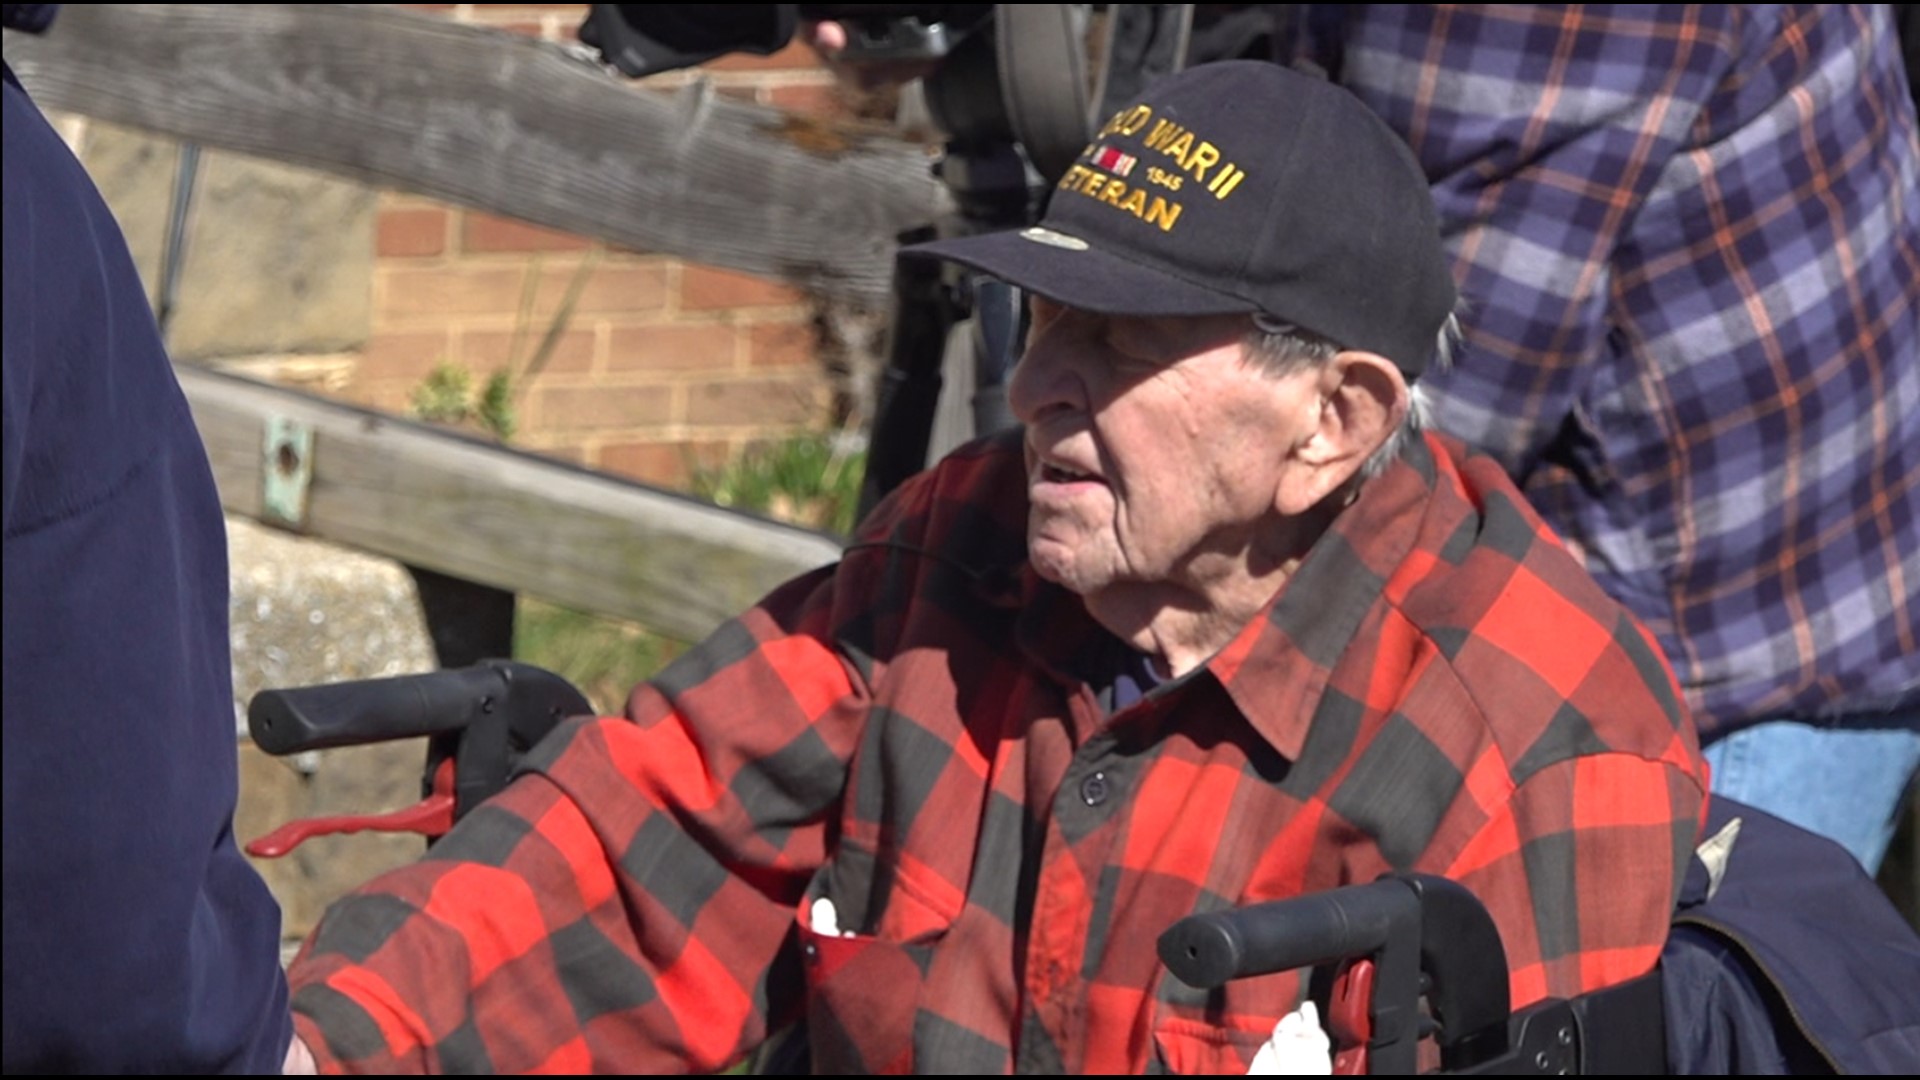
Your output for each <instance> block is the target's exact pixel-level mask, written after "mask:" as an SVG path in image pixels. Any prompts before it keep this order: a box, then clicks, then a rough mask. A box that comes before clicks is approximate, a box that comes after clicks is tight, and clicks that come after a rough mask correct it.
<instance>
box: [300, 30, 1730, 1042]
mask: <svg viewBox="0 0 1920 1080" xmlns="http://www.w3.org/2000/svg"><path fill="white" fill-rule="evenodd" d="M916 254H917V255H918V256H919V257H930V256H932V257H943V258H951V259H958V260H962V261H965V262H968V263H970V264H972V265H975V266H977V267H981V268H984V269H987V270H989V271H992V272H995V273H998V274H1002V275H1004V276H1006V277H1007V278H1009V279H1010V280H1012V281H1014V282H1016V283H1017V284H1019V285H1021V286H1023V287H1025V288H1026V289H1028V290H1030V291H1031V293H1032V294H1033V296H1034V297H1035V299H1034V315H1035V317H1034V327H1033V331H1032V335H1031V338H1030V340H1029V343H1028V349H1027V352H1026V355H1025V358H1024V359H1023V361H1022V362H1021V365H1020V367H1019V369H1018V372H1017V374H1016V376H1015V378H1014V381H1013V384H1012V388H1011V394H1012V400H1013V405H1014V408H1015V410H1016V412H1017V413H1018V414H1019V416H1020V417H1021V419H1022V420H1023V421H1024V425H1025V426H1024V430H1023V431H1022V432H1021V433H1019V434H1017V435H1011V436H1007V437H1001V438H996V439H990V440H987V441H984V442H981V443H977V444H974V445H971V446H969V447H966V448H963V449H961V450H959V451H957V452H955V453H954V454H952V455H951V456H949V457H948V458H947V459H946V460H945V461H943V462H942V463H941V464H940V465H938V466H937V467H936V468H934V469H932V470H931V471H929V472H928V473H926V474H924V475H922V476H920V477H917V478H915V479H914V480H912V481H910V482H909V483H908V484H907V485H905V486H904V487H903V488H901V489H900V490H899V491H897V492H896V493H895V494H894V495H893V496H892V497H890V498H889V500H888V501H887V502H886V503H884V504H883V505H882V506H881V507H880V508H879V509H878V510H877V511H876V512H875V513H874V514H873V515H872V517H871V518H870V519H869V520H868V521H866V522H865V523H864V524H863V525H862V526H861V528H860V529H859V531H858V534H857V536H856V537H855V539H854V542H853V543H852V544H851V545H850V546H849V547H848V549H847V552H846V555H845V558H844V559H843V560H842V561H841V562H840V563H839V564H838V565H837V566H834V567H830V568H824V569H822V570H820V571H818V572H816V573H813V574H811V575H808V576H805V577H803V578H800V579H798V580H796V581H794V582H792V583H790V584H789V585H787V586H785V587H783V588H781V589H779V590H777V591H776V592H774V593H773V594H772V595H770V596H769V597H767V598H766V599H765V600H764V601H762V602H761V603H760V604H759V605H758V606H756V607H755V608H753V609H752V610H750V611H748V612H747V613H745V614H744V615H742V616H741V617H740V618H739V619H737V620H735V621H734V622H732V623H730V624H729V625H727V626H726V627H724V628H723V629H721V630H720V631H718V632H717V633H715V634H714V636H713V637H712V638H710V639H709V640H708V641H706V642H705V643H704V644H703V645H701V646H700V647H698V648H697V649H695V650H694V651H693V652H691V653H690V654H689V655H688V656H686V657H685V658H683V659H682V660H680V661H679V662H678V663H676V664H675V665H674V666H672V667H671V668H669V669H668V670H667V671H666V672H665V673H664V674H663V675H661V676H660V677H659V678H657V679H655V680H653V681H652V682H651V683H649V684H647V685H644V686H642V687H640V688H639V689H638V690H636V691H635V692H634V694H633V697H632V699H631V701H630V702H629V706H628V716H627V717H626V718H623V719H595V720H580V721H575V722H573V723H571V724H570V725H568V726H565V727H563V728H562V729H560V730H559V731H557V732H556V733H555V734H554V736H553V737H552V738H550V739H549V740H548V741H547V742H546V743H544V744H543V745H542V746H541V747H539V748H537V749H536V751H535V753H534V755H533V758H532V760H531V762H530V768H529V769H528V771H527V772H526V773H525V774H524V775H523V776H521V777H520V778H519V779H518V780H517V781H516V782H515V783H514V784H513V785H512V786H511V787H510V788H508V790H506V791H505V792H504V793H503V794H501V795H500V796H498V797H496V798H495V799H493V800H491V801H490V802H489V803H488V804H486V805H485V806H483V807H481V808H480V809H479V810H477V811H475V812H474V813H473V814H471V815H470V816H469V817H468V818H467V819H466V820H464V821H463V822H462V824H461V825H460V826H459V827H458V828H456V829H455V830H454V831H453V832H452V833H451V834H450V835H449V836H448V837H447V838H445V839H444V840H443V841H442V842H441V843H440V844H439V845H438V846H437V847H436V848H435V849H434V850H433V852H432V853H431V854H430V855H429V856H428V858H427V859H426V860H425V861H423V862H422V863H420V864H418V865H416V866H414V867H411V868H407V869H404V870H402V871H399V872H396V873H394V874H391V875H389V876H387V877H384V878H382V879H380V880H377V881H375V882H374V883H373V884H371V885H370V886H368V887H367V888H366V889H365V890H363V891H362V892H360V893H359V894H357V895H355V896H354V897H351V898H349V899H347V900H345V901H343V902H342V903H341V904H340V905H338V906H337V907H336V909H335V910H334V911H333V912H332V913H331V915H330V916H329V917H328V919H327V920H326V921H325V922H324V923H323V925H322V926H321V928H320V930H319V931H318V933H317V935H316V936H315V937H314V939H313V940H312V942H311V944H310V945H309V947H308V949H307V951H306V953H305V955H304V956H303V957H302V958H301V959H300V961H298V962H297V963H296V965H295V967H294V969H293V972H292V980H293V983H294V985H295V988H296V993H295V1008H296V1012H297V1021H296V1022H297V1024H298V1027H299V1030H300V1032H301V1033H302V1035H303V1036H304V1037H305V1038H306V1039H307V1041H309V1042H310V1043H312V1044H313V1049H314V1051H315V1052H316V1054H317V1056H318V1058H319V1060H320V1062H321V1064H322V1065H323V1066H326V1067H340V1068H349V1069H371V1070H394V1069H428V1070H468V1069H497V1070H503V1071H508V1070H511V1071H520V1070H532V1069H540V1070H568V1071H573V1070H584V1069H588V1068H593V1067H601V1068H622V1069H628V1070H635V1071H655V1070H659V1071H666V1070H682V1069H696V1070H712V1069H718V1068H721V1067H724V1066H726V1065H729V1064H731V1063H732V1062H734V1061H737V1060H739V1059H740V1058H741V1057H742V1056H743V1055H744V1054H746V1053H747V1052H748V1051H749V1050H750V1049H751V1048H752V1047H753V1046H755V1045H756V1043H758V1042H759V1041H760V1040H761V1039H763V1038H764V1037H765V1036H766V1034H767V1033H768V1032H769V1031H771V1030H773V1029H775V1028H776V1027H777V1026H779V1025H781V1024H783V1023H785V1022H786V1021H787V1020H789V1019H792V1018H796V1017H802V1016H803V1017H804V1018H805V1019H806V1021H807V1028H808V1034H809V1037H810V1040H811V1044H812V1052H813V1055H814V1057H813V1066H814V1069H815V1070H816V1071H821V1072H838V1071H861V1070H891V1071H899V1070H920V1071H963V1072H965V1071H982V1072H1006V1071H1010V1070H1016V1069H1017V1070H1021V1071H1033V1070H1040V1071H1062V1070H1064V1071H1140V1070H1142V1069H1145V1068H1149V1067H1152V1068H1164V1069H1172V1070H1174V1071H1207V1072H1212V1071H1222V1070H1226V1071H1244V1070H1245V1068H1246V1067H1247V1065H1248V1063H1249V1061H1250V1060H1251V1059H1252V1057H1253V1056H1254V1053H1255V1052H1256V1050H1257V1049H1258V1048H1259V1046H1260V1045H1261V1043H1262V1042H1264V1041H1265V1040H1266V1039H1267V1037H1268V1035H1269V1033H1271V1032H1272V1031H1273V1029H1274V1026H1275V1022H1276V1020H1278V1019H1279V1018H1281V1017H1283V1016H1285V1015H1287V1014H1288V1013H1290V1012H1291V1011H1292V1010H1294V1009H1295V1008H1296V1006H1297V1005H1298V1004H1299V1003H1300V1000H1301V997H1302V992H1303V991H1302V980H1301V979H1300V978H1299V977H1298V976H1297V975H1296V974H1293V973H1286V974H1281V975H1274V976H1267V977H1262V978H1257V979H1249V980H1245V981H1243V982H1240V983H1236V984H1232V985H1230V986H1229V987H1228V988H1226V989H1225V991H1224V992H1223V993H1218V994H1213V995H1209V994H1205V993H1201V992H1198V991H1194V990H1191V989H1189V988H1187V987H1185V986H1183V985H1182V984H1180V983H1179V982H1178V981H1177V980H1175V979H1174V978H1173V977H1171V976H1170V975H1168V974H1167V973H1166V972H1165V971H1164V969H1163V968H1162V967H1161V966H1160V965H1159V963H1158V961H1157V959H1156V957H1155V953H1154V941H1155V938H1156V936H1157V935H1158V934H1159V933H1160V932H1161V931H1162V930H1164V929H1166V928H1167V927H1168V926H1169V925H1170V924H1172V923H1173V922H1174V921H1175V920H1177V919H1179V918H1180V917H1182V916H1185V915H1187V914H1190V913H1192V912H1196V911H1204V910H1214V909H1218V908H1221V907H1224V906H1228V905H1232V904H1238V903H1248V902H1255V901H1260V900H1266V899H1272V898H1277V897H1285V896H1291V895H1296V894H1299V893H1302V892H1306V891H1311V890H1319V889H1326V888H1330V887H1333V886H1337V885H1341V884H1347V883H1352V882H1361V881H1368V880H1371V879H1373V878H1374V877H1376V876H1378V875H1379V874H1381V873H1383V872H1386V871H1389V870H1421V871H1429V872H1434V873H1441V874H1446V875H1450V876H1452V877H1454V878H1457V879H1459V880H1461V881H1463V882H1465V883H1466V884H1467V885H1468V886H1470V887H1471V888H1473V889H1474V890H1475V891H1476V892H1478V893H1479V894H1480V895H1481V896H1482V897H1484V898H1485V899H1486V901H1487V902H1488V904H1489V905H1490V907H1491V909H1492V912H1493V914H1494V917H1495V919H1496V921H1497V922H1498V925H1499V927H1500V930H1501V933H1502V935H1503V938H1504V940H1505V944H1506V948H1507V953H1508V958H1509V961H1510V964H1511V974H1512V985H1513V988H1514V990H1515V993H1516V996H1517V998H1518V1000H1520V1001H1531V1000H1534V999H1537V998H1539V997H1541V996H1543V995H1547V994H1573V993H1577V992H1580V991H1583V990H1586V989H1589V988H1593V987H1596V986H1599V985H1602V984H1606V983H1609V982H1612V981H1615V980H1618V979H1621V978H1624V977H1628V976H1631V975H1635V974H1638V973H1640V972H1642V971H1645V970H1646V969H1648V968H1649V967H1650V966H1651V965H1652V963H1653V961H1654V959H1655V957H1656V955H1657V953H1658V950H1659V948H1660V945H1661V943H1662V941H1663V940H1664V938H1665V934H1666V926H1667V920H1668V915H1669V911H1670V906H1671V904H1672V903H1673V900H1674V897H1675V893H1676V889H1677V888H1678V884H1679V880H1678V874H1679V871H1680V868H1681V867H1682V866H1683V863H1684V860H1685V858H1686V856H1687V853H1688V852H1689V851H1690V850H1691V848H1692V846H1693V843H1694V841H1695V833H1696V831H1697V822H1698V819H1699V815H1700V811H1701V806H1702V800H1703V793H1704V779H1703V777H1702V775H1701V767H1700V764H1699V760H1698V753H1697V748H1696V745H1695V740H1694V736H1693V734H1692V731H1691V730H1690V729H1689V728H1688V726H1687V724H1686V722H1685V720H1684V717H1683V713H1682V711H1681V709H1680V707H1679V704H1678V701H1677V699H1676V697H1675V692H1674V686H1673V681H1672V677H1671V675H1670V673H1669V672H1668V670H1667V669H1666V668H1665V667H1664V666H1663V664H1662V661H1661V660H1660V657H1659V654H1658V651H1657V650H1656V648H1655V647H1654V646H1653V645H1652V644H1651V642H1650V641H1649V639H1648V637H1647V635H1646V634H1645V632H1644V631H1643V630H1642V629H1641V628H1640V627H1639V626H1638V625H1637V624H1635V623H1634V622H1633V621H1632V619H1631V618H1630V617H1629V616H1627V615H1626V614H1625V613H1624V612H1623V611H1622V610H1621V609H1620V608H1619V607H1617V606H1616V605H1615V604H1613V603H1612V602H1611V601H1609V600H1608V599H1607V598H1606V597H1605V596H1604V595H1603V594H1602V593H1601V592H1600V591H1599V589H1598V588H1596V587H1595V586H1594V585H1593V583H1592V582H1591V581H1590V580H1589V579H1588V578H1587V577H1586V575H1585V574H1584V573H1583V572H1582V571H1581V570H1580V568H1579V566H1578V565H1577V564H1576V563H1575V562H1574V560H1573V559H1572V558H1570V557H1569V556H1568V555H1567V553H1566V552H1565V550H1564V549H1563V548H1562V547H1561V546H1560V545H1559V544H1558V542H1557V541H1555V540H1554V539H1553V537H1552V536H1551V535H1550V534H1549V533H1548V532H1547V531H1546V530H1545V529H1544V528H1543V527H1542V526H1541V524H1540V522H1539V520H1538V519H1537V518H1535V517H1534V516H1533V515H1532V514H1531V512H1530V511H1528V509H1527V508H1526V505H1525V502H1524V500H1522V499H1521V498H1520V496H1519V495H1518V494H1517V493H1516V492H1515V490H1514V489H1513V488H1512V486H1511V485H1510V484H1509V483H1508V482H1507V481H1506V480H1505V479H1504V474H1503V473H1502V472H1501V470H1500V468H1499V467H1498V465H1497V464H1495V463H1494V462H1492V461H1491V460H1488V459H1483V458H1476V457H1472V456H1469V455H1467V454H1466V453H1465V452H1464V451H1463V450H1462V449H1461V447H1460V446H1459V445H1458V444H1455V443H1452V442H1448V441H1445V440H1443V439H1440V438H1436V437H1431V436H1426V435H1422V434H1420V433H1418V432H1415V431H1414V430H1413V428H1412V421H1411V419H1410V415H1409V406H1408V401H1409V392H1408V387H1407V381H1408V379H1410V378H1412V377H1413V376H1414V375H1416V374H1417V373H1418V372H1419V371H1420V370H1421V368H1422V367H1423V365H1424V364H1425V363H1426V362H1427V360H1428V359H1429V356H1430V355H1431V354H1432V353H1433V352H1434V350H1435V343H1436V341H1438V340H1439V339H1440V338H1441V335H1442V331H1443V328H1444V326H1445V325H1446V323H1447V322H1448V319H1449V314H1450V311H1451V308H1452V305H1453V302H1454V291H1453V286H1452V283H1451V281H1450V279H1449V277H1448V270H1447V263H1446V260H1445V259H1444V257H1443V255H1442V253H1441V251H1440V247H1439V241H1438V239H1437V237H1436V233H1435V228H1434V218H1433V212H1432V209H1431V204H1430V202H1429V200H1428V196H1427V191H1426V185H1425V182H1424V181H1423V180H1422V178H1421V176H1420V173H1419V170H1418V169H1417V168H1416V167H1415V166H1414V164H1413V162H1412V160H1411V158H1410V157H1409V155H1408V154H1407V152H1406V150H1405V149H1404V147H1403V146H1402V145H1401V144H1400V143H1399V142H1398V141H1397V140H1396V139H1395V138H1394V136H1393V135H1391V134H1390V133H1389V132H1388V131H1387V130H1386V129H1385V128H1384V127H1383V126H1382V125H1381V124H1380V122H1379V121H1378V120H1376V119H1374V118H1373V116H1372V115H1371V114H1370V113H1369V112H1368V111H1367V110H1366V109H1365V108H1364V107H1363V106H1361V105H1360V104H1359V103H1358V102H1357V101H1356V100H1354V99H1353V98H1351V97H1350V96H1348V95H1347V94H1346V92H1345V91H1342V90H1339V89H1337V88H1334V87H1332V86H1330V85H1328V84H1326V83H1323V82H1320V81H1318V80H1314V79H1311V78H1308V77H1305V76H1301V75H1298V74H1293V73H1289V72H1287V71H1284V70H1282V69H1280V68H1278V67H1275V66H1273V65H1269V64H1258V63H1228V64H1219V65H1208V66H1205V67H1201V68H1197V69H1194V70H1191V71H1188V72H1185V73H1182V74H1180V75H1178V76H1175V77H1173V78H1171V79H1169V80H1167V81H1165V82H1163V83H1161V84H1160V85H1158V86H1157V87H1156V88H1154V90H1153V91H1152V92H1150V93H1149V94H1148V95H1147V96H1146V97H1145V98H1144V100H1142V101H1140V102H1139V103H1138V104H1137V105H1136V106H1134V107H1132V108H1130V109H1127V110H1124V111H1122V112H1121V113H1120V114H1119V115H1117V116H1116V117H1115V118H1114V120H1113V121H1112V122H1111V123H1109V124H1108V125H1107V126H1106V128H1105V129H1104V130H1103V131H1102V132H1101V133H1100V134H1099V136H1098V137H1097V138H1096V140H1095V141H1094V142H1093V144H1092V145H1091V146H1089V147H1088V148H1087V150H1086V152H1085V154H1084V155H1083V156H1082V158H1081V161H1080V163H1079V165H1078V166H1077V167H1076V168H1075V169H1073V170H1072V171H1071V172H1070V173H1069V174H1068V175H1067V176H1066V178H1065V179H1064V180H1063V181H1062V183H1061V185H1060V189H1059V190H1058V192H1057V193H1056V194H1055V196H1054V198H1053V200H1052V206H1051V208H1050V210H1049V211H1048V214H1047V216H1046V218H1045V220H1044V222H1043V223H1042V225H1041V226H1039V227H1037V228H1034V229H1029V230H1026V231H1024V232H1019V233H1009V234H1004V235H997V236H986V237H977V238H970V239H963V240H958V241H943V242H940V243H937V244H935V245H932V246H930V247H928V248H925V249H923V250H921V251H920V252H917V253H916Z"/></svg>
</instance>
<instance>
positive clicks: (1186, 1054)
mask: <svg viewBox="0 0 1920 1080" xmlns="http://www.w3.org/2000/svg"><path fill="white" fill-rule="evenodd" d="M1303 974H1304V973H1302V972H1292V971H1283V972H1279V973H1276V974H1273V975H1262V976H1260V977H1258V978H1253V979H1235V980H1234V981H1232V982H1229V983H1227V984H1226V985H1225V986H1222V987H1220V988H1219V989H1216V990H1210V991H1209V990H1195V989H1193V988H1192V987H1189V986H1187V985H1186V984H1185V983H1182V982H1181V981H1180V980H1178V979H1176V978H1174V976H1173V975H1172V974H1171V973H1170V972H1165V971H1163V972H1161V974H1160V985H1159V986H1158V987H1157V988H1156V994H1155V997H1156V999H1157V1001H1156V1005H1155V1010H1154V1024H1153V1049H1154V1060H1153V1062H1152V1065H1151V1066H1150V1067H1151V1069H1152V1070H1153V1071H1155V1072H1162V1073H1175V1074H1180V1075H1194V1074H1231V1075H1245V1073H1246V1071H1247V1069H1248V1067H1249V1066H1251V1065H1252V1064H1253V1057H1254V1055H1255V1054H1257V1053H1259V1052H1260V1048H1261V1047H1262V1046H1264V1045H1266V1042H1267V1040H1268V1039H1269V1038H1271V1037H1272V1036H1273V1029H1274V1026H1275V1025H1276V1024H1278V1023H1279V1022H1280V1018H1281V1017H1283V1016H1285V1015H1287V1014H1288V1013H1290V1012H1292V1011H1294V1010H1295V1009H1297V1008H1299V1007H1300V1002H1301V1000H1302V999H1301V988H1302V975H1303Z"/></svg>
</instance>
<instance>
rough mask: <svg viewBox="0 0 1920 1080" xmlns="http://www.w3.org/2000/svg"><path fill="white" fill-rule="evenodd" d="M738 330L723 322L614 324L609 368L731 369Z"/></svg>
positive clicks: (737, 339)
mask: <svg viewBox="0 0 1920 1080" xmlns="http://www.w3.org/2000/svg"><path fill="white" fill-rule="evenodd" d="M739 342H740V331H739V330H738V329H737V328H736V327H733V326H729V325H727V324H725V323H677V324H666V325H657V326H616V327H614V328H613V344H612V347H611V348H610V349H609V350H608V353H607V370H608V371H715V372H719V371H733V370H735V369H736V368H737V367H738V359H737V358H738V356H739V352H740V345H739Z"/></svg>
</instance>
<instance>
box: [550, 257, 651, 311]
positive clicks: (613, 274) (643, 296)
mask: <svg viewBox="0 0 1920 1080" xmlns="http://www.w3.org/2000/svg"><path fill="white" fill-rule="evenodd" d="M577 269H578V268H577V267H574V266H548V267H546V268H545V269H543V270H542V271H541V276H540V295H539V298H538V300H537V301H536V302H535V304H534V315H535V317H536V318H539V319H549V318H551V317H552V316H553V315H554V314H555V313H557V312H558V311H559V309H560V303H561V301H562V299H564V298H565V297H566V294H567V290H568V289H569V288H571V287H572V283H573V278H574V274H575V272H576V271H577ZM588 274H589V276H588V278H587V280H586V284H585V285H584V286H582V287H581V290H580V297H579V300H578V301H577V302H576V303H575V305H574V309H573V310H574V314H576V315H632V314H646V313H653V312H658V311H662V310H664V309H665V308H666V306H667V271H666V268H665V267H662V266H660V265H659V264H658V263H607V262H601V263H599V264H597V265H595V266H593V267H592V268H591V269H590V270H589V271H588Z"/></svg>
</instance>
